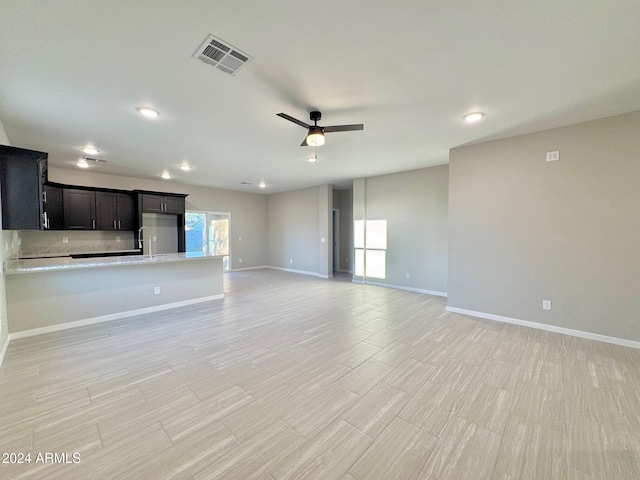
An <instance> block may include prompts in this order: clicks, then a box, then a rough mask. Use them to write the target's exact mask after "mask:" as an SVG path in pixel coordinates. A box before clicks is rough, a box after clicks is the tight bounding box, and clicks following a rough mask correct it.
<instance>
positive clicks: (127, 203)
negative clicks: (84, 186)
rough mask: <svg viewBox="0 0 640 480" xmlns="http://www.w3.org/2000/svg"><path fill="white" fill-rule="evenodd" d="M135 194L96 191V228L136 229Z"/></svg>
mask: <svg viewBox="0 0 640 480" xmlns="http://www.w3.org/2000/svg"><path fill="white" fill-rule="evenodd" d="M133 205H134V201H133V194H130V193H117V192H107V191H99V190H98V191H96V229H97V230H134V229H135V227H134V225H135V217H136V215H135V210H134V206H133Z"/></svg>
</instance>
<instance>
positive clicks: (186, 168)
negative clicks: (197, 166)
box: [180, 162, 191, 172]
mask: <svg viewBox="0 0 640 480" xmlns="http://www.w3.org/2000/svg"><path fill="white" fill-rule="evenodd" d="M180 170H182V171H183V172H188V171H189V170H191V165H189V164H188V163H186V162H185V163H181V164H180Z"/></svg>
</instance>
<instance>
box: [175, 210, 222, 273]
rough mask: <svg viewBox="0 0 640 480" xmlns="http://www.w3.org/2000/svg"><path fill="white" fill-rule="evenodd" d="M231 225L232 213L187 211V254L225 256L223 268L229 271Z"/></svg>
mask: <svg viewBox="0 0 640 480" xmlns="http://www.w3.org/2000/svg"><path fill="white" fill-rule="evenodd" d="M230 223H231V214H230V213H221V212H193V211H187V212H186V215H185V230H186V243H187V252H202V253H209V254H212V255H224V257H223V259H222V266H223V269H224V270H225V271H228V270H229V267H230V261H229V256H230V251H229V232H230Z"/></svg>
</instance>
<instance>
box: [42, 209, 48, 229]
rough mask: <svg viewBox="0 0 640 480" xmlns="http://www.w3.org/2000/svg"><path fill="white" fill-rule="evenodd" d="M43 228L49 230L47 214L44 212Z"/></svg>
mask: <svg viewBox="0 0 640 480" xmlns="http://www.w3.org/2000/svg"><path fill="white" fill-rule="evenodd" d="M42 227H43V228H45V229H46V228H49V225H48V222H47V212H44V213H43V214H42Z"/></svg>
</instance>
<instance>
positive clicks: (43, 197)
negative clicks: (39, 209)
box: [42, 190, 47, 203]
mask: <svg viewBox="0 0 640 480" xmlns="http://www.w3.org/2000/svg"><path fill="white" fill-rule="evenodd" d="M42 201H43V202H44V203H47V191H46V190H45V191H44V192H42Z"/></svg>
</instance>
